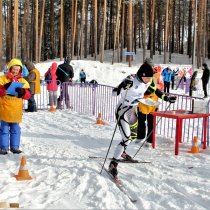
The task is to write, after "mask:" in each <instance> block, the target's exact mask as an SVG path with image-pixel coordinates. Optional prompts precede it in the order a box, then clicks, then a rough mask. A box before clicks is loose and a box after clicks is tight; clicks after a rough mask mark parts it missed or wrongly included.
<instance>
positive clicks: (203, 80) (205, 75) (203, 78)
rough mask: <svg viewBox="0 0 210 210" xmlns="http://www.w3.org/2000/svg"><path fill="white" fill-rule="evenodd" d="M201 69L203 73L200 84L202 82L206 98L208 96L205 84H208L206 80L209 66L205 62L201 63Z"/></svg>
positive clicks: (207, 79)
mask: <svg viewBox="0 0 210 210" xmlns="http://www.w3.org/2000/svg"><path fill="white" fill-rule="evenodd" d="M202 69H203V75H202V77H201V80H202V84H203V92H204V98H207V97H208V94H207V85H208V82H209V75H210V72H209V68H208V66H207V64H206V63H204V64H203V68H202Z"/></svg>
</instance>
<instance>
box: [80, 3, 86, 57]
mask: <svg viewBox="0 0 210 210" xmlns="http://www.w3.org/2000/svg"><path fill="white" fill-rule="evenodd" d="M84 21H85V0H82V18H81V28H80V59H82V58H83V54H84V51H83V34H84Z"/></svg>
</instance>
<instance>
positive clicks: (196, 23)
mask: <svg viewBox="0 0 210 210" xmlns="http://www.w3.org/2000/svg"><path fill="white" fill-rule="evenodd" d="M139 48H140V49H142V50H143V57H141V58H140V57H139V58H138V57H136V58H135V59H138V60H139V61H143V60H144V59H145V56H146V52H148V51H149V56H150V57H151V58H153V56H154V55H155V54H157V53H158V54H159V55H161V54H163V55H164V56H163V61H162V63H169V62H170V63H173V62H174V61H173V59H172V58H173V56H172V55H173V53H178V54H187V55H188V56H189V58H190V59H191V60H192V64H193V65H196V67H197V68H199V67H201V66H202V63H203V62H205V60H206V59H207V58H210V1H209V0H179V1H176V0H144V1H143V0H71V1H67V0H33V1H30V0H7V1H6V0H0V65H1V67H2V66H3V65H4V64H5V62H7V61H9V60H10V59H11V58H13V57H17V58H20V59H21V60H22V61H23V62H24V61H26V60H30V61H33V62H34V63H39V62H40V61H46V60H48V59H54V58H60V60H62V59H63V57H64V56H66V55H68V56H70V57H71V58H72V59H81V60H82V59H84V58H87V56H88V55H90V56H91V57H92V58H93V60H96V61H97V60H98V61H100V62H102V63H103V62H104V51H105V50H112V52H113V53H112V56H110V62H112V63H115V62H122V60H123V57H125V56H126V59H127V61H128V62H129V66H131V65H132V59H133V56H134V55H136V52H137V50H138V49H139ZM194 49H195V50H194Z"/></svg>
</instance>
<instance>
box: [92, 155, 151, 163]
mask: <svg viewBox="0 0 210 210" xmlns="http://www.w3.org/2000/svg"><path fill="white" fill-rule="evenodd" d="M88 158H90V159H105V158H104V157H101V156H88ZM108 159H109V160H111V159H112V158H108ZM118 161H119V162H120V163H152V162H150V161H140V160H135V162H132V161H128V160H124V159H119V160H118Z"/></svg>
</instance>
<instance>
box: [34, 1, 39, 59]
mask: <svg viewBox="0 0 210 210" xmlns="http://www.w3.org/2000/svg"><path fill="white" fill-rule="evenodd" d="M38 17H39V1H38V0H36V8H35V46H34V55H35V63H38V61H39V38H38V37H39V24H38Z"/></svg>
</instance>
